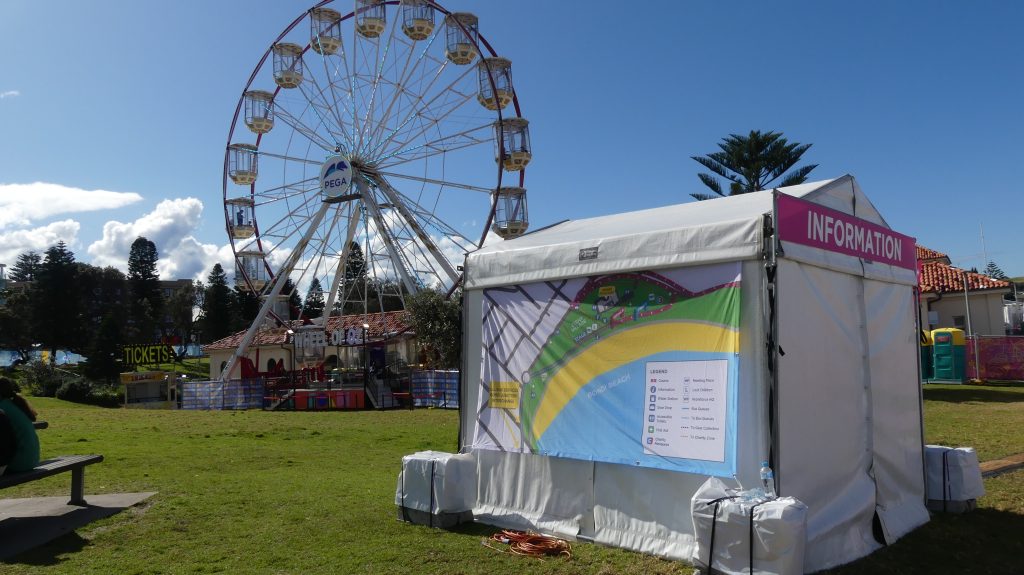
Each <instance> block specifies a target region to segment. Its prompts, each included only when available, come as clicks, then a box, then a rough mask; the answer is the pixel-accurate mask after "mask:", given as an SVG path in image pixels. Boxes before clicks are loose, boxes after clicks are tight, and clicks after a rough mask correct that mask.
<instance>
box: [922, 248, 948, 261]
mask: <svg viewBox="0 0 1024 575" xmlns="http://www.w3.org/2000/svg"><path fill="white" fill-rule="evenodd" d="M917 260H918V261H927V260H945V261H946V262H949V256H947V255H946V254H944V253H942V252H937V251H935V250H933V249H929V248H926V247H924V246H917Z"/></svg>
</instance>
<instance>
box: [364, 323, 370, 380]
mask: <svg viewBox="0 0 1024 575" xmlns="http://www.w3.org/2000/svg"><path fill="white" fill-rule="evenodd" d="M369 332H370V324H368V323H364V324H363V395H364V396H365V395H366V394H367V393H369V391H368V387H367V386H368V385H369V383H370V349H369V347H368V344H369V342H368V341H367V335H368V334H369Z"/></svg>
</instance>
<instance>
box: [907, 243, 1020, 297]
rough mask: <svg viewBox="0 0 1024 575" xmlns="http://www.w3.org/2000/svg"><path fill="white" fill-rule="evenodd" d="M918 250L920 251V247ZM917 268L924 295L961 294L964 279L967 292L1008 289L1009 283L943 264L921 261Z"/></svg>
mask: <svg viewBox="0 0 1024 575" xmlns="http://www.w3.org/2000/svg"><path fill="white" fill-rule="evenodd" d="M918 249H919V250H920V247H919V248H918ZM936 253H937V252H936ZM918 267H919V269H920V271H921V279H920V282H919V283H920V284H921V291H922V292H925V293H950V292H963V291H964V278H965V277H966V278H967V289H968V290H969V291H980V290H995V289H998V290H1005V289H1009V288H1010V282H1006V281H1003V280H997V279H995V278H993V277H989V276H987V275H985V274H978V273H974V272H969V271H965V270H962V269H960V268H957V267H953V266H951V265H949V264H946V263H943V262H938V261H922V262H919V263H918Z"/></svg>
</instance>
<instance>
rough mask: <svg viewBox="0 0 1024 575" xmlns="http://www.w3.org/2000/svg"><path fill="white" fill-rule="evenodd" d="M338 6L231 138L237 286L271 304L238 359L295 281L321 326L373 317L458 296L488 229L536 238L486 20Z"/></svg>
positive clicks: (275, 61)
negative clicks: (421, 295)
mask: <svg viewBox="0 0 1024 575" xmlns="http://www.w3.org/2000/svg"><path fill="white" fill-rule="evenodd" d="M332 4H338V5H340V4H342V2H340V1H339V2H337V3H334V2H332V1H330V0H328V1H324V2H320V3H318V4H317V5H316V6H315V7H313V8H311V9H309V10H308V11H307V12H305V13H303V14H302V15H300V16H299V17H298V18H296V19H295V20H294V21H293V22H291V24H289V25H288V26H287V27H286V28H285V29H284V31H283V32H281V34H280V35H279V36H278V37H277V39H276V40H275V41H274V42H273V44H272V45H271V46H270V47H269V48H268V49H267V51H266V52H265V53H264V54H263V56H262V58H261V59H260V60H259V62H258V64H257V65H256V68H255V70H253V72H252V74H251V75H250V77H249V80H248V82H247V83H246V86H245V89H244V90H243V93H242V96H241V98H240V99H239V102H238V105H237V106H236V109H235V114H234V118H233V119H232V122H231V129H230V132H229V133H228V143H227V149H226V153H225V158H224V177H223V191H224V196H223V197H224V216H225V222H226V228H227V232H228V237H229V238H230V242H231V248H232V251H233V253H234V257H235V278H236V284H237V285H238V286H239V287H240V288H241V289H245V290H248V291H251V292H252V293H254V294H257V295H259V296H260V297H261V298H262V299H263V305H262V307H261V310H260V313H259V317H257V318H256V320H255V322H254V323H253V325H252V327H251V328H250V329H249V332H248V333H247V334H246V337H245V340H244V341H243V343H242V345H241V346H240V347H239V350H238V351H237V352H236V355H235V358H236V359H237V357H239V356H240V355H241V354H243V353H244V351H245V350H244V348H246V347H247V346H248V345H249V343H251V340H252V336H253V334H254V333H255V331H256V330H257V329H258V327H259V326H260V325H262V324H263V322H264V321H266V319H267V318H271V319H272V320H277V321H280V322H282V323H284V322H287V320H288V317H280V316H281V315H282V313H283V312H281V311H280V309H275V305H274V302H275V301H276V300H278V299H279V298H280V294H281V291H282V289H283V287H284V285H285V283H286V280H287V279H291V281H292V282H293V283H294V284H295V285H296V286H298V288H299V289H308V286H311V285H313V282H314V280H315V281H316V282H317V283H318V284H319V285H320V287H321V289H322V290H323V294H324V299H325V301H326V305H325V308H324V311H323V315H322V316H321V317H320V318H319V319H318V318H308V319H310V320H312V321H313V322H314V323H325V321H324V318H326V316H328V315H329V314H331V313H340V312H341V311H346V310H347V311H348V313H352V310H361V313H364V314H365V313H373V311H374V310H372V309H368V308H369V305H370V304H368V301H369V300H370V299H375V301H376V302H378V305H379V302H383V301H385V299H386V298H389V297H391V298H399V299H401V298H403V297H404V296H405V295H407V294H411V293H415V292H417V291H418V290H420V289H422V288H423V287H440V288H442V289H452V288H454V287H456V286H457V285H458V284H459V283H460V281H461V271H460V267H459V265H458V264H459V263H461V260H462V258H463V257H464V255H465V253H466V252H468V251H470V250H474V249H476V248H478V247H480V246H481V245H482V244H483V242H484V240H485V239H486V238H487V235H488V231H492V232H493V233H495V234H497V235H498V236H500V237H502V238H511V237H516V236H518V235H521V234H522V233H524V232H525V231H526V229H527V227H528V225H529V223H528V218H527V209H526V190H525V188H524V186H525V173H526V172H525V168H526V165H527V164H528V163H529V162H530V160H531V157H532V156H531V149H530V137H529V123H528V121H527V120H526V119H524V118H522V117H521V108H520V103H519V99H518V98H517V96H516V92H515V89H514V88H513V85H512V63H511V61H510V60H509V59H507V58H504V57H501V56H500V55H499V54H498V53H497V52H495V50H494V49H493V48H492V47H491V45H490V44H489V43H488V42H487V40H486V39H485V38H484V36H483V34H481V33H480V23H479V21H478V18H477V17H476V16H475V15H473V14H470V13H466V12H449V11H448V10H447V9H445V8H444V7H442V6H441V5H440V4H439V3H437V2H434V1H433V0H400V1H398V0H388V1H385V0H355V2H354V4H353V5H351V7H352V10H351V11H348V12H347V13H346V14H343V13H342V12H340V11H338V10H336V9H333V8H331V7H330V6H331V5H332ZM338 7H340V6H338ZM481 224H482V225H481ZM359 283H362V287H360V286H359V285H357V284H359ZM371 296H373V298H371ZM360 299H361V300H362V301H359V300H360ZM357 313H359V312H358V311H357ZM231 363H234V360H232V362H231ZM228 371H230V368H229V370H228Z"/></svg>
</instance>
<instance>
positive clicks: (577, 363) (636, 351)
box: [532, 321, 740, 440]
mask: <svg viewBox="0 0 1024 575" xmlns="http://www.w3.org/2000/svg"><path fill="white" fill-rule="evenodd" d="M739 349H740V334H739V331H736V330H733V329H730V328H727V327H721V326H717V325H708V324H702V323H689V322H677V321H676V322H668V323H660V324H654V325H646V326H643V327H636V328H633V329H628V330H622V331H619V332H614V333H613V334H612V335H610V336H608V337H605V338H602V339H601V340H600V341H598V342H597V343H595V344H593V345H591V346H589V347H587V348H586V349H585V350H583V352H581V353H580V354H579V355H577V356H576V357H574V358H573V359H571V360H570V361H569V363H567V364H565V365H564V366H563V367H562V368H561V369H559V370H558V371H557V372H556V373H555V375H554V376H553V377H552V378H551V379H550V380H548V382H547V385H546V386H545V392H544V398H543V400H542V401H541V403H540V406H539V407H538V409H537V414H536V416H535V417H534V420H533V425H532V433H533V437H534V439H535V440H536V439H539V438H540V436H541V435H544V432H545V431H546V430H547V428H548V426H549V425H551V422H552V421H554V419H555V417H556V416H557V415H558V414H559V413H560V412H561V411H562V408H564V407H565V406H566V405H567V404H568V403H569V401H571V400H572V398H573V397H575V396H576V394H577V393H578V392H579V391H580V389H582V388H583V386H585V385H586V384H588V383H590V382H591V381H592V380H593V379H594V378H596V377H597V376H599V375H601V374H603V373H606V372H608V371H611V370H613V369H616V368H619V367H622V366H623V365H626V364H629V363H632V362H634V361H638V360H640V359H641V358H644V357H647V356H650V355H654V354H656V353H662V352H667V351H695V352H721V353H737V352H738V351H739Z"/></svg>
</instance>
